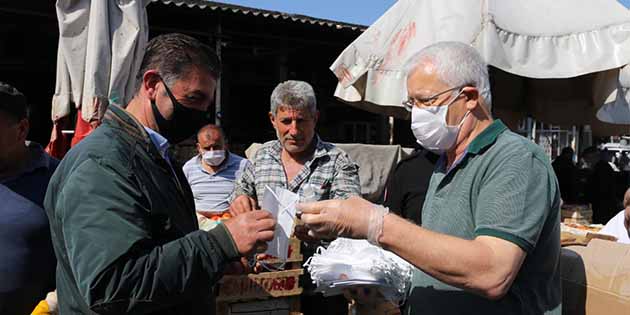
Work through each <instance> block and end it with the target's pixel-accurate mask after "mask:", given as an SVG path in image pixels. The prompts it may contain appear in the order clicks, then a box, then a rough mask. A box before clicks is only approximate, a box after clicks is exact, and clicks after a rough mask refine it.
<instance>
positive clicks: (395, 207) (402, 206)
mask: <svg viewBox="0 0 630 315" xmlns="http://www.w3.org/2000/svg"><path fill="white" fill-rule="evenodd" d="M438 159H439V156H438V155H436V154H433V153H431V152H430V151H427V150H424V149H422V148H420V149H416V150H415V151H414V152H413V153H412V154H411V155H410V156H409V157H407V158H405V159H403V160H401V161H400V162H398V165H396V169H395V170H394V173H393V174H392V176H391V178H390V180H389V183H388V184H387V192H386V195H385V206H386V207H388V208H389V209H390V211H392V212H394V213H396V214H397V215H399V216H401V217H403V218H405V219H408V220H411V221H413V222H415V223H416V224H418V225H421V223H422V215H421V213H422V205H423V204H424V198H425V195H426V193H427V189H428V188H429V181H430V179H431V174H433V169H434V168H435V163H436V162H437V160H438Z"/></svg>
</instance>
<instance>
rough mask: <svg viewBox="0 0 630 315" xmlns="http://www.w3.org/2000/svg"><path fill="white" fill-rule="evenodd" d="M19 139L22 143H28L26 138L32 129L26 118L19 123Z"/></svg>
mask: <svg viewBox="0 0 630 315" xmlns="http://www.w3.org/2000/svg"><path fill="white" fill-rule="evenodd" d="M17 127H18V139H19V141H20V142H24V141H26V137H28V130H29V128H30V123H29V122H28V119H26V118H24V119H22V120H20V122H19V123H18V126H17Z"/></svg>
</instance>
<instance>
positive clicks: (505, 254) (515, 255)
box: [300, 42, 561, 314]
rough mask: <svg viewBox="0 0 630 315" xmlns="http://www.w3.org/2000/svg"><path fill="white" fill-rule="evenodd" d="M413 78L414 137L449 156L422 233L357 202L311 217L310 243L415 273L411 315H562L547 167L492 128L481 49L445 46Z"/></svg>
mask: <svg viewBox="0 0 630 315" xmlns="http://www.w3.org/2000/svg"><path fill="white" fill-rule="evenodd" d="M407 69H408V71H407V92H408V95H409V100H408V101H406V102H405V105H406V106H407V107H408V108H409V109H410V110H411V116H412V123H411V128H412V131H413V133H414V135H415V136H416V138H417V140H418V142H419V143H420V144H421V145H422V146H423V147H425V148H427V149H430V150H432V151H434V152H437V153H440V154H441V155H442V157H441V160H440V161H439V162H438V164H437V166H436V169H435V171H434V172H433V175H432V177H431V183H430V186H429V189H428V192H427V196H426V201H425V204H424V207H423V209H422V227H419V226H416V225H414V224H413V223H410V222H407V221H405V220H403V219H401V218H400V217H397V216H396V215H394V214H389V213H388V212H387V209H385V208H383V207H380V206H376V205H373V204H371V203H369V202H367V201H365V200H363V199H361V198H356V197H355V198H350V199H348V200H330V201H323V202H317V203H309V204H302V205H300V209H301V210H302V213H303V214H302V221H303V222H304V223H305V224H306V226H307V227H308V228H309V229H310V231H309V233H311V234H313V235H319V236H328V235H330V234H334V235H340V236H345V237H352V238H367V239H368V241H370V242H371V243H373V244H377V245H380V246H382V247H383V248H386V249H388V250H390V251H393V252H395V253H397V254H398V255H399V256H401V257H403V258H404V259H406V260H407V261H409V262H410V263H412V264H413V265H414V266H416V268H417V269H416V270H415V272H414V275H413V284H412V289H411V291H410V293H409V297H408V300H407V305H408V307H407V310H406V313H407V314H560V313H561V291H560V278H559V253H560V219H559V203H560V194H559V190H558V184H557V180H556V177H555V175H554V173H553V169H552V167H551V164H550V162H549V159H548V157H547V156H546V155H545V154H544V153H543V151H542V150H541V149H540V148H539V147H538V146H536V145H535V144H534V143H532V142H531V141H528V140H527V139H525V138H523V137H521V136H519V135H517V134H515V133H513V132H511V131H510V130H508V129H507V127H506V126H505V125H504V124H503V123H502V122H501V121H500V120H493V118H492V116H491V114H490V112H491V95H490V87H489V80H488V71H487V65H486V64H485V63H484V61H483V59H482V58H481V56H479V54H478V53H477V52H476V51H475V50H474V49H473V48H472V47H470V46H468V45H466V44H463V43H456V42H441V43H437V44H434V45H432V46H429V47H427V48H425V49H423V50H421V51H420V52H418V53H417V54H416V55H414V56H413V57H412V58H411V59H410V61H409V62H408V67H407ZM348 210H351V211H348Z"/></svg>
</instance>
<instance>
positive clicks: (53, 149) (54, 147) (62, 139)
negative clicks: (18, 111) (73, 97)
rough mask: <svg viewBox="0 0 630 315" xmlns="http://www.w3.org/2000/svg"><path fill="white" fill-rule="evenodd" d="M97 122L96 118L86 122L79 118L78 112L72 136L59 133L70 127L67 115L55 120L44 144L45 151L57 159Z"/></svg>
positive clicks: (85, 135)
mask: <svg viewBox="0 0 630 315" xmlns="http://www.w3.org/2000/svg"><path fill="white" fill-rule="evenodd" d="M99 123H100V122H99V121H98V120H94V121H92V122H87V121H85V120H83V119H82V118H81V115H80V113H79V115H77V121H76V125H75V127H74V136H72V135H70V134H63V133H61V130H66V129H72V128H71V126H70V124H69V117H64V118H61V119H59V120H57V121H55V122H54V125H53V130H52V133H51V135H50V142H48V145H47V146H46V152H47V153H48V154H50V155H51V156H53V157H55V158H57V159H62V158H63V157H64V155H66V153H68V151H69V150H70V148H71V147H73V146H75V145H76V144H77V143H79V142H81V140H83V139H84V138H85V137H87V136H88V135H89V134H90V133H91V132H92V130H94V129H96V127H98V125H99ZM68 127H70V128H68Z"/></svg>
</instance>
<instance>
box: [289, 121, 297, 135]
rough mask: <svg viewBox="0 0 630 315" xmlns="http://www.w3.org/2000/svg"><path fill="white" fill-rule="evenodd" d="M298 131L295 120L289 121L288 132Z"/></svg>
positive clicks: (294, 132) (295, 132)
mask: <svg viewBox="0 0 630 315" xmlns="http://www.w3.org/2000/svg"><path fill="white" fill-rule="evenodd" d="M298 132H299V130H298V125H297V121H295V120H294V121H292V122H291V125H290V126H289V133H290V134H291V135H297V134H298Z"/></svg>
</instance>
